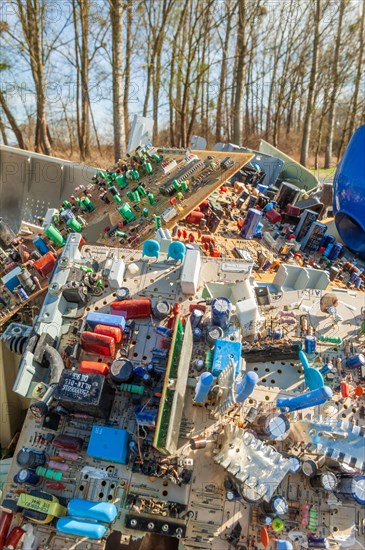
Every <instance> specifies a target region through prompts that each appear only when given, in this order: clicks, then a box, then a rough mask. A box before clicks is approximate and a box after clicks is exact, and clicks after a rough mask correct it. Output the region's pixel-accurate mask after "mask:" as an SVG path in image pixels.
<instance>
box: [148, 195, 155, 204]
mask: <svg viewBox="0 0 365 550" xmlns="http://www.w3.org/2000/svg"><path fill="white" fill-rule="evenodd" d="M147 197H148V200H149V201H150V204H155V197H154V196H153V193H148V195H147Z"/></svg>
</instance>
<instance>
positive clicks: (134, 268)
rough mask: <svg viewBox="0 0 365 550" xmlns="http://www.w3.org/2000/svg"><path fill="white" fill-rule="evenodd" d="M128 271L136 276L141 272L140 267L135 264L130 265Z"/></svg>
mask: <svg viewBox="0 0 365 550" xmlns="http://www.w3.org/2000/svg"><path fill="white" fill-rule="evenodd" d="M127 269H128V271H129V273H130V274H131V275H136V274H137V273H138V272H139V267H138V265H137V264H135V263H131V264H129V266H128V268H127Z"/></svg>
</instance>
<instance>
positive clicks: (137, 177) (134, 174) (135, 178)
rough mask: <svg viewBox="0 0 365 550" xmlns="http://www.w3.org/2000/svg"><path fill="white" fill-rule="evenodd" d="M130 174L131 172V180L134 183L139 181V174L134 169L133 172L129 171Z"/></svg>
mask: <svg viewBox="0 0 365 550" xmlns="http://www.w3.org/2000/svg"><path fill="white" fill-rule="evenodd" d="M131 172H132V179H133V180H134V181H138V180H139V172H138V170H136V169H134V170H131Z"/></svg>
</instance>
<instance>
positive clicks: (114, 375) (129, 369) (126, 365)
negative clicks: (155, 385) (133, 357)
mask: <svg viewBox="0 0 365 550" xmlns="http://www.w3.org/2000/svg"><path fill="white" fill-rule="evenodd" d="M132 376H133V364H132V363H131V361H128V359H117V360H116V361H113V363H112V365H111V367H110V378H111V379H112V380H113V382H115V383H116V384H124V383H125V382H129V381H130V380H131V379H132Z"/></svg>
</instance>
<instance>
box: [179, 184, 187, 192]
mask: <svg viewBox="0 0 365 550" xmlns="http://www.w3.org/2000/svg"><path fill="white" fill-rule="evenodd" d="M180 187H181V191H182V192H183V193H186V191H187V190H188V184H187V183H186V181H181V182H180Z"/></svg>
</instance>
